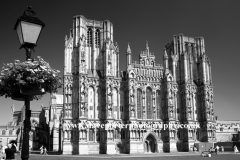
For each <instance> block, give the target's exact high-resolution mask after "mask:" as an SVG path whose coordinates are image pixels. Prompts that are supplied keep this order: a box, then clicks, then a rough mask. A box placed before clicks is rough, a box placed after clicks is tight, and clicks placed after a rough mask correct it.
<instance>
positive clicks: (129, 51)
mask: <svg viewBox="0 0 240 160" xmlns="http://www.w3.org/2000/svg"><path fill="white" fill-rule="evenodd" d="M131 53H132V51H131V48H130V43H128V47H127V54H131Z"/></svg>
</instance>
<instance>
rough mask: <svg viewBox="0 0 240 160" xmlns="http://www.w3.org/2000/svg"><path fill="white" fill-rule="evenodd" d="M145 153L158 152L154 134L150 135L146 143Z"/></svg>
mask: <svg viewBox="0 0 240 160" xmlns="http://www.w3.org/2000/svg"><path fill="white" fill-rule="evenodd" d="M144 152H146V153H155V152H157V142H156V139H155V137H154V136H153V135H152V134H149V135H148V136H147V138H146V139H145V141H144Z"/></svg>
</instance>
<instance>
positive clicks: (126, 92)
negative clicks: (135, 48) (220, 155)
mask: <svg viewBox="0 0 240 160" xmlns="http://www.w3.org/2000/svg"><path fill="white" fill-rule="evenodd" d="M142 48H143V51H141V52H140V55H139V60H138V61H133V60H132V51H131V47H130V44H128V45H127V46H126V70H125V71H120V70H119V63H120V62H119V61H120V60H119V54H120V53H119V46H118V44H117V43H115V42H114V41H113V24H112V23H111V22H110V21H109V20H105V21H97V20H90V19H87V18H85V17H84V16H81V15H80V16H75V17H74V18H73V28H72V29H71V30H70V35H69V36H66V38H65V51H64V89H63V112H62V117H61V124H65V123H72V124H75V125H76V126H77V127H72V128H71V129H62V132H61V133H59V136H60V137H59V139H56V141H59V143H60V146H61V150H62V152H63V154H121V153H159V152H172V151H189V148H190V147H191V146H193V145H194V144H195V143H200V142H209V143H213V142H215V141H216V128H215V127H213V125H214V124H215V122H216V121H215V116H214V107H213V106H214V105H213V84H212V73H211V64H210V59H209V58H208V56H207V55H206V53H205V44H204V39H203V37H196V38H193V37H187V36H184V35H183V34H179V35H174V36H173V40H172V41H171V42H169V43H167V44H166V45H165V46H164V53H163V62H164V64H163V65H160V64H157V63H156V62H155V55H154V54H153V53H151V51H150V47H149V44H148V42H146V45H145V46H143V47H142ZM86 123H88V124H100V125H102V124H103V125H108V126H110V127H92V126H91V125H90V126H89V125H88V127H80V126H84V124H86ZM61 124H60V125H61ZM114 124H123V125H125V126H126V127H111V126H113V125H114ZM126 124H134V125H126ZM153 124H154V125H153ZM151 125H152V126H155V127H147V126H151ZM170 126H171V127H170ZM172 126H175V127H172ZM176 126H178V127H176ZM189 126H195V127H189ZM196 126H197V127H196Z"/></svg>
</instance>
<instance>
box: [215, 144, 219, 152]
mask: <svg viewBox="0 0 240 160" xmlns="http://www.w3.org/2000/svg"><path fill="white" fill-rule="evenodd" d="M216 153H217V154H218V153H219V146H218V145H217V146H216Z"/></svg>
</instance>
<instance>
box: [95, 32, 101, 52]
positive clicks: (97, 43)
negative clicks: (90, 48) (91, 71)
mask: <svg viewBox="0 0 240 160" xmlns="http://www.w3.org/2000/svg"><path fill="white" fill-rule="evenodd" d="M95 45H96V47H97V48H98V47H99V46H100V31H99V29H97V30H96V31H95Z"/></svg>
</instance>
